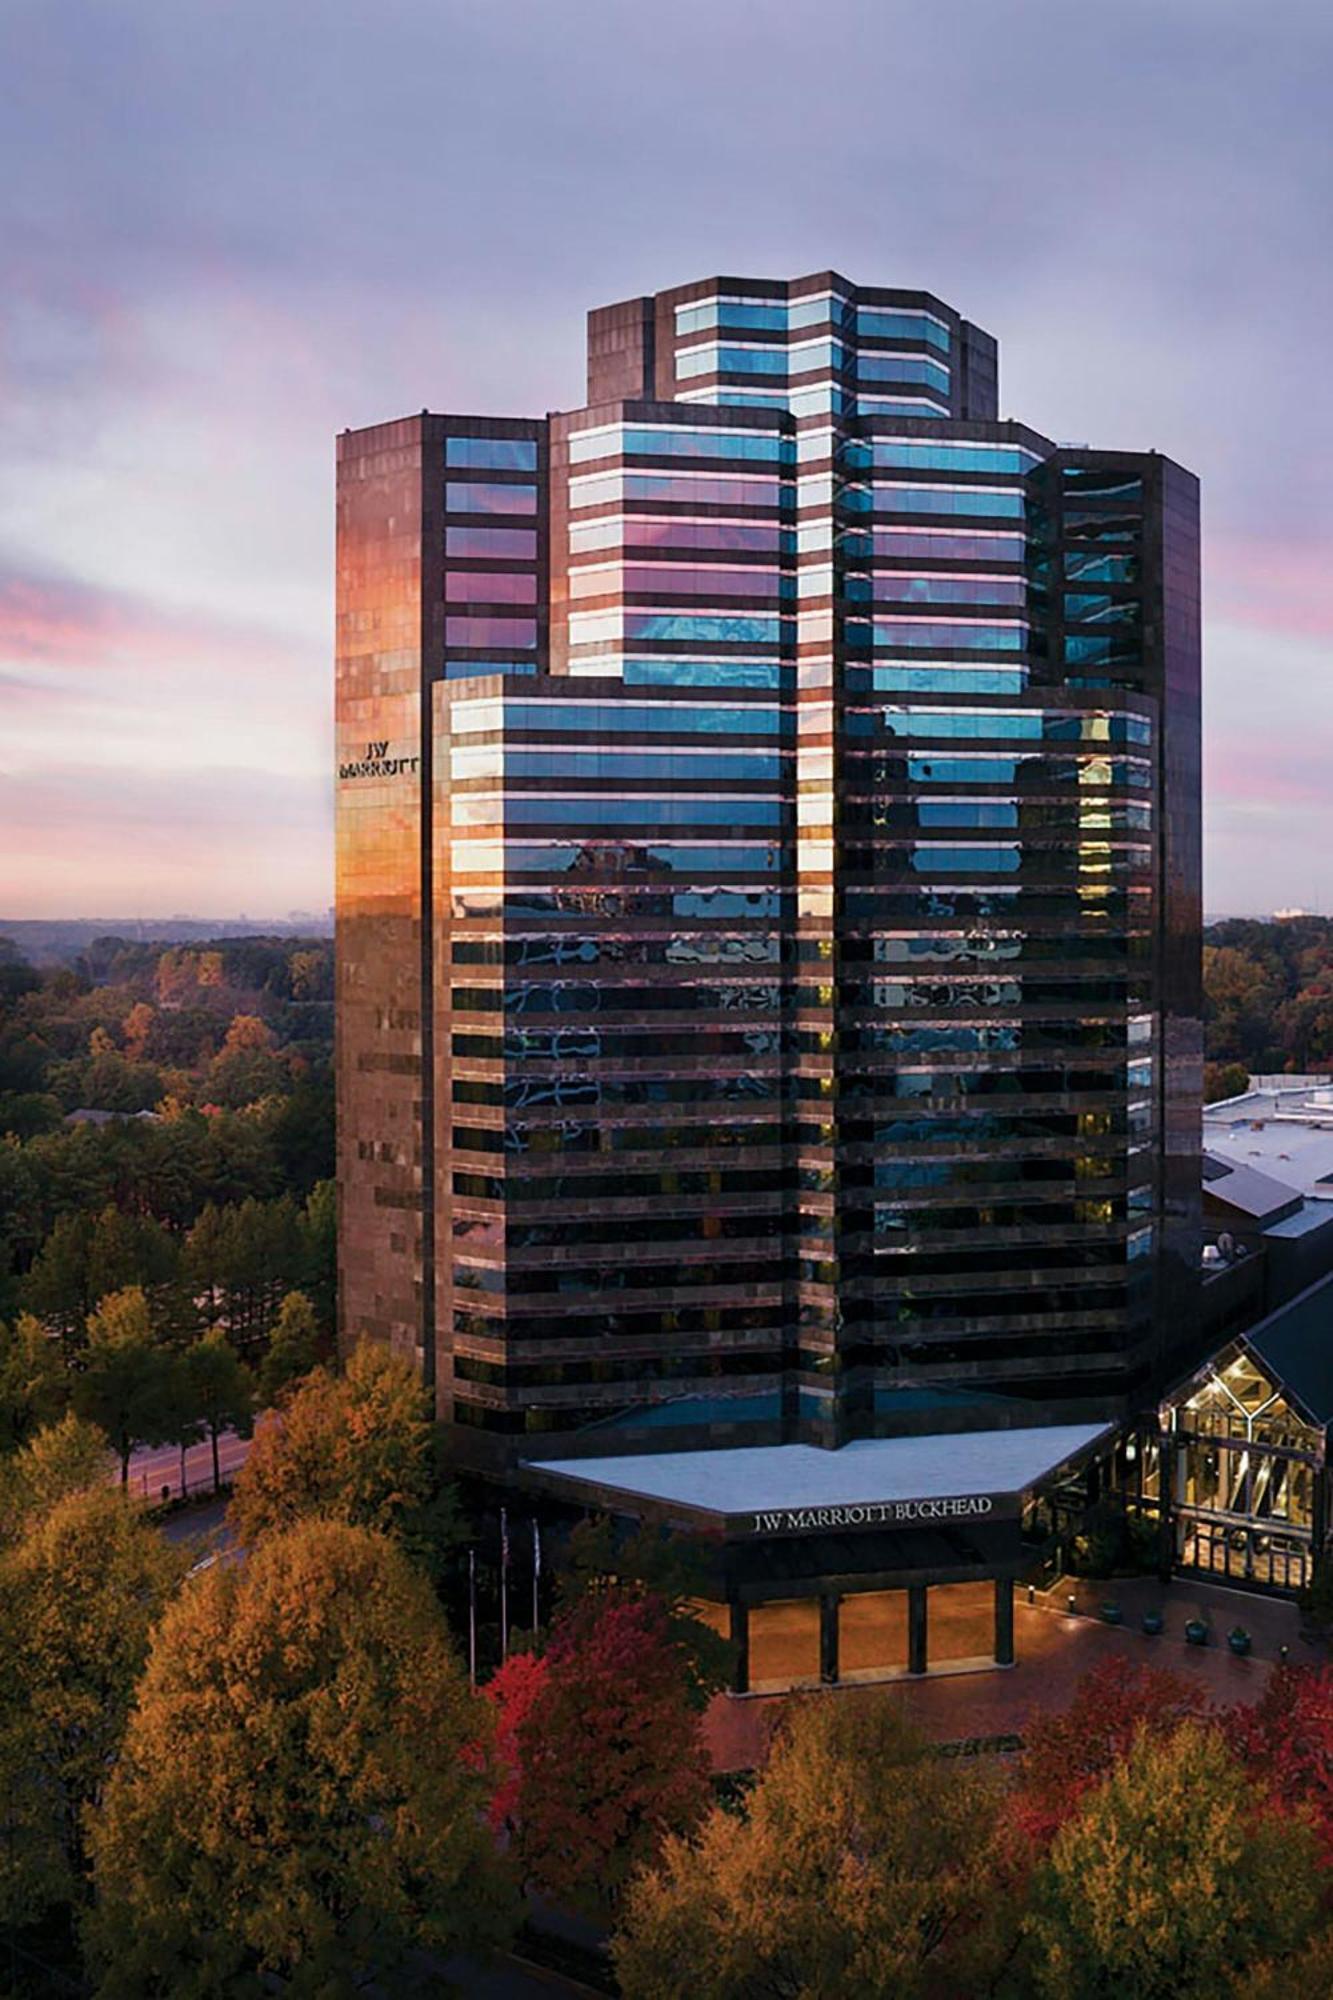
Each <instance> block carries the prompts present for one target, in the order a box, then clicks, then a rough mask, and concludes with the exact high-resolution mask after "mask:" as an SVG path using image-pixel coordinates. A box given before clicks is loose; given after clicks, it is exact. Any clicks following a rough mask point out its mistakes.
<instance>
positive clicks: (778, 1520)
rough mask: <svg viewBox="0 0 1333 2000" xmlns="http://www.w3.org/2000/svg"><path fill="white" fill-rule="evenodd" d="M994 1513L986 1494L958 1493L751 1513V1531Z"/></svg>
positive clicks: (791, 1531) (898, 1524)
mask: <svg viewBox="0 0 1333 2000" xmlns="http://www.w3.org/2000/svg"><path fill="white" fill-rule="evenodd" d="M1005 1497H1007V1496H1005ZM995 1511H996V1499H995V1496H994V1495H993V1494H990V1493H960V1494H957V1495H953V1496H950V1497H947V1498H946V1497H941V1498H938V1499H933V1500H866V1501H861V1502H854V1503H852V1504H850V1505H848V1506H845V1507H783V1508H781V1509H780V1510H779V1511H778V1512H777V1513H771V1514H755V1515H754V1516H753V1517H752V1518H753V1521H754V1527H753V1529H752V1530H751V1532H752V1533H753V1534H756V1535H801V1534H809V1533H811V1532H812V1531H813V1532H818V1531H819V1530H822V1529H825V1528H905V1527H909V1526H911V1525H913V1524H914V1523H917V1522H922V1521H976V1520H984V1519H985V1517H986V1516H987V1515H988V1514H993V1513H994V1512H995Z"/></svg>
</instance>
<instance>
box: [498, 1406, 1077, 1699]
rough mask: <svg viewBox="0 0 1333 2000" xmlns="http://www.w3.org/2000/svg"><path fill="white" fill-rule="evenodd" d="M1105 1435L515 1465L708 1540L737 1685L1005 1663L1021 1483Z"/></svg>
mask: <svg viewBox="0 0 1333 2000" xmlns="http://www.w3.org/2000/svg"><path fill="white" fill-rule="evenodd" d="M1109 1436H1110V1430H1109V1427H1108V1426H1106V1425H1102V1424H1055V1425H1048V1426H1042V1427H1040V1428H1036V1427H1033V1428H1023V1429H1017V1428H1015V1429H1012V1430H994V1431H970V1432H961V1433H960V1432H951V1433H946V1434H939V1433H936V1434H931V1435H927V1436H918V1437H897V1438H874V1439H869V1438H868V1439H863V1440H860V1441H858V1442H855V1443H852V1444H847V1445H844V1446H843V1447H842V1448H841V1450H838V1451H824V1450H821V1449H819V1448H818V1447H817V1446H812V1445H800V1444H789V1445H768V1446H764V1445H756V1446H749V1447H745V1448H742V1449H739V1450H731V1451H728V1450H717V1451H672V1452H664V1453H645V1454H642V1455H629V1456H617V1457H605V1458H599V1457H588V1458H572V1459H571V1458H564V1459H560V1458H552V1459H544V1460H528V1461H526V1462H525V1463H524V1466H523V1468H522V1470H523V1473H524V1476H525V1481H526V1483H528V1484H530V1485H532V1486H535V1487H537V1488H538V1489H540V1490H543V1491H545V1492H547V1493H549V1494H550V1495H551V1496H552V1497H553V1498H558V1499H561V1500H565V1501H572V1502H574V1503H575V1504H577V1505H580V1506H585V1507H590V1508H597V1509H603V1510H605V1511H607V1512H609V1513H612V1514H616V1515H621V1516H624V1515H632V1516H635V1517H637V1518H639V1519H641V1520H645V1521H649V1522H655V1523H658V1524H660V1525H663V1526H668V1527H673V1528H676V1529H680V1530H683V1531H685V1532H687V1533H690V1534H692V1535H694V1536H696V1537H698V1538H700V1539H701V1540H702V1542H703V1544H704V1546H705V1547H709V1548H711V1550H712V1551H713V1556H714V1570H715V1582H716V1587H717V1591H718V1598H719V1601H720V1603H725V1605H726V1606H727V1611H728V1623H727V1629H728V1630H729V1632H730V1635H731V1637H732V1639H733V1640H734V1641H735V1643H736V1646H737V1649H738V1653H739V1657H740V1663H741V1664H740V1670H739V1673H738V1677H737V1691H738V1692H745V1691H755V1690H763V1689H767V1688H770V1687H774V1686H777V1685H779V1684H785V1685H791V1684H794V1683H799V1682H803V1681H807V1680H821V1681H824V1682H826V1683H827V1682H833V1681H839V1680H842V1679H846V1678H852V1679H866V1678H877V1677H882V1676H887V1675H892V1674H893V1673H895V1672H904V1673H914V1674H921V1673H926V1672H927V1671H929V1670H931V1669H932V1668H935V1667H943V1666H949V1667H951V1668H953V1669H955V1670H956V1669H957V1668H958V1667H959V1666H964V1665H966V1666H983V1665H985V1666H994V1665H999V1666H1007V1665H1009V1664H1011V1663H1012V1661H1013V1657H1014V1649H1013V1580H1014V1577H1015V1576H1016V1575H1017V1574H1018V1573H1019V1572H1020V1571H1021V1570H1022V1569H1023V1567H1024V1566H1025V1563H1026V1562H1027V1561H1028V1560H1029V1559H1030V1558H1029V1557H1028V1556H1027V1555H1025V1552H1024V1548H1023V1544H1022V1538H1021V1517H1022V1511H1023V1505H1024V1501H1025V1498H1026V1497H1027V1495H1028V1494H1029V1493H1031V1492H1032V1490H1033V1489H1034V1488H1035V1487H1037V1486H1038V1485H1040V1484H1041V1483H1042V1482H1043V1481H1046V1480H1049V1479H1051V1478H1054V1477H1057V1476H1059V1475H1061V1474H1067V1473H1068V1472H1069V1471H1070V1470H1072V1469H1074V1468H1076V1467H1077V1466H1078V1465H1079V1464H1080V1463H1081V1462H1082V1461H1083V1460H1084V1459H1085V1458H1087V1457H1089V1456H1091V1455H1093V1454H1095V1452H1096V1451H1097V1450H1098V1448H1099V1447H1104V1446H1105V1444H1106V1442H1107V1439H1108V1437H1109ZM784 1502H785V1503H786V1504H782V1503H784ZM936 1635H937V1636H936Z"/></svg>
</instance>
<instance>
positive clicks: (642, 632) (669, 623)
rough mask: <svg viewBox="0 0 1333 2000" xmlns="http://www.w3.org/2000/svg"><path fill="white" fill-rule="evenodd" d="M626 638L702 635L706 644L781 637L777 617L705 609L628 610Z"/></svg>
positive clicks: (773, 643) (759, 641) (775, 642)
mask: <svg viewBox="0 0 1333 2000" xmlns="http://www.w3.org/2000/svg"><path fill="white" fill-rule="evenodd" d="M625 637H626V638H627V639H702V640H704V641H706V642H707V643H709V644H718V643H723V644H726V643H731V644H742V643H744V644H749V645H770V646H776V645H778V644H779V643H780V641H781V638H782V621H781V619H778V618H752V617H747V616H735V617H728V616H723V615H720V614H709V613H705V612H683V611H627V612H626V613H625Z"/></svg>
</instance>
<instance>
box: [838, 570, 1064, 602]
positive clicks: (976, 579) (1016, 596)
mask: <svg viewBox="0 0 1333 2000" xmlns="http://www.w3.org/2000/svg"><path fill="white" fill-rule="evenodd" d="M848 581H849V583H850V582H851V581H852V579H850V578H849V579H848ZM874 592H875V596H876V598H878V599H880V600H881V601H888V602H890V603H894V604H1022V603H1024V602H1025V600H1026V597H1027V585H1026V583H1025V582H1024V580H1023V578H1022V577H1021V576H911V575H909V574H908V573H907V572H906V571H903V570H880V571H879V572H878V573H877V574H876V576H875V580H874ZM852 594H853V593H852V592H851V591H850V590H849V591H848V595H849V596H850V595H852Z"/></svg>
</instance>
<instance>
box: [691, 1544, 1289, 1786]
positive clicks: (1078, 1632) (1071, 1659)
mask: <svg viewBox="0 0 1333 2000" xmlns="http://www.w3.org/2000/svg"><path fill="white" fill-rule="evenodd" d="M1071 1589H1072V1590H1073V1592H1074V1595H1075V1599H1076V1602H1077V1603H1079V1604H1080V1605H1081V1607H1082V1608H1080V1609H1078V1610H1076V1612H1075V1614H1074V1615H1073V1616H1071V1615H1070V1614H1069V1611H1068V1609H1067V1602H1068V1595H1069V1592H1070V1590H1071ZM1112 1597H1114V1598H1115V1599H1116V1600H1117V1601H1118V1602H1119V1603H1120V1604H1121V1606H1122V1609H1123V1611H1124V1614H1125V1623H1124V1624H1123V1625H1119V1626H1113V1625H1107V1624H1104V1623H1103V1622H1102V1620H1101V1618H1100V1617H1099V1616H1098V1615H1096V1614H1097V1612H1098V1610H1099V1607H1100V1606H1101V1604H1102V1603H1103V1602H1105V1601H1106V1600H1107V1599H1108V1598H1112ZM1147 1608H1152V1609H1159V1610H1161V1611H1162V1612H1163V1614H1164V1616H1165V1619H1166V1630H1165V1631H1164V1632H1163V1633H1162V1634H1161V1635H1160V1636H1159V1637H1156V1638H1149V1637H1147V1636H1146V1635H1145V1634H1144V1633H1143V1632H1142V1631H1140V1630H1139V1628H1138V1618H1139V1616H1140V1614H1141V1612H1142V1610H1144V1609H1147ZM1090 1614H1091V1615H1090ZM1196 1614H1198V1615H1201V1616H1203V1617H1204V1619H1205V1622H1206V1623H1208V1624H1209V1625H1210V1627H1211V1636H1210V1641H1209V1644H1208V1645H1206V1646H1190V1645H1187V1644H1186V1643H1185V1638H1184V1626H1185V1621H1186V1619H1187V1618H1190V1617H1193V1616H1195V1615H1196ZM1236 1624H1243V1625H1244V1626H1245V1627H1246V1629H1247V1630H1248V1631H1249V1632H1250V1634H1251V1636H1252V1639H1253V1650H1252V1651H1251V1653H1250V1654H1249V1655H1248V1656H1247V1657H1245V1658H1238V1657H1237V1656H1236V1655H1235V1654H1234V1653H1232V1652H1231V1651H1230V1650H1229V1649H1228V1647H1227V1643H1226V1635H1227V1632H1228V1631H1229V1630H1230V1628H1231V1627H1232V1626H1233V1625H1236ZM1014 1641H1015V1651H1016V1653H1017V1656H1018V1658H1017V1664H1016V1665H1015V1666H1012V1667H997V1668H987V1669H985V1670H982V1671H975V1670H960V1671H956V1672H952V1673H951V1672H948V1671H941V1672H939V1673H931V1674H927V1675H926V1676H925V1677H924V1678H922V1679H920V1680H916V1679H906V1678H904V1679H901V1680H896V1681H893V1682H891V1683H890V1685H891V1686H893V1687H894V1688H895V1690H896V1692H897V1695H898V1699H899V1700H901V1701H902V1702H903V1704H904V1705H905V1707H906V1708H907V1709H908V1711H909V1713H910V1714H911V1715H912V1716H913V1717H914V1718H915V1719H916V1721H917V1722H918V1723H919V1724H920V1726H921V1727H922V1728H923V1729H924V1730H925V1731H926V1733H927V1735H929V1736H931V1737H933V1738H935V1740H936V1741H937V1742H941V1743H967V1742H974V1741H977V1740H981V1741H983V1742H984V1741H985V1740H986V1739H995V1738H1013V1737H1021V1736H1022V1735H1023V1732H1024V1730H1025V1728H1026V1726H1027V1724H1028V1721H1029V1719H1030V1717H1032V1716H1033V1715H1034V1714H1037V1713H1039V1712H1049V1711H1051V1710H1058V1709H1062V1708H1065V1707H1067V1706H1068V1704H1069V1703H1070V1701H1071V1700H1072V1699H1073V1696H1074V1692H1075V1690H1076V1688H1077V1687H1078V1684H1079V1682H1080V1680H1081V1679H1082V1678H1083V1676H1084V1674H1086V1673H1087V1672H1088V1670H1089V1668H1090V1667H1093V1666H1095V1665H1096V1664H1097V1662H1098V1661H1099V1660H1103V1659H1106V1658H1108V1657H1111V1656H1115V1655H1119V1656H1121V1657H1123V1658H1126V1659H1132V1660H1141V1661H1145V1662H1151V1663H1152V1664H1153V1665H1155V1666H1160V1667H1170V1668H1171V1669H1172V1670H1173V1671H1174V1672H1176V1673H1178V1674H1180V1675H1182V1676H1183V1677H1184V1678H1186V1679H1189V1680H1195V1681H1198V1682H1200V1683H1201V1684H1202V1685H1203V1686H1204V1687H1205V1688H1206V1689H1207V1692H1208V1696H1209V1699H1210V1701H1212V1702H1213V1703H1215V1704H1216V1705H1218V1706H1222V1707H1225V1706H1229V1705H1232V1704H1234V1703H1238V1702H1251V1701H1255V1700H1257V1699H1258V1697H1259V1695H1260V1694H1261V1693H1262V1691H1263V1687H1264V1683H1265V1682H1266V1680H1267V1678H1268V1675H1269V1673H1270V1672H1271V1670H1272V1666H1273V1663H1274V1662H1275V1661H1276V1660H1277V1659H1279V1658H1280V1656H1281V1648H1282V1647H1283V1646H1284V1645H1285V1646H1286V1647H1287V1649H1288V1657H1289V1658H1290V1659H1291V1661H1292V1662H1293V1664H1310V1663H1312V1662H1314V1661H1315V1660H1319V1659H1323V1658H1325V1657H1327V1653H1326V1649H1325V1648H1324V1647H1322V1646H1320V1647H1315V1646H1311V1645H1310V1644H1309V1643H1307V1642H1306V1641H1304V1640H1302V1639H1301V1637H1300V1615H1299V1613H1298V1611H1297V1609H1296V1607H1295V1605H1294V1604H1291V1603H1287V1602H1283V1601H1280V1600H1278V1599H1270V1598H1261V1597H1257V1596H1254V1595H1252V1594H1250V1593H1249V1592H1242V1591H1235V1590H1226V1589H1223V1588H1220V1587H1219V1586H1217V1585H1214V1584H1209V1583H1200V1584H1195V1583H1190V1582H1184V1581H1175V1582H1172V1583H1171V1584H1170V1585H1168V1586H1167V1588H1166V1589H1165V1590H1164V1589H1163V1588H1162V1586H1161V1584H1159V1583H1157V1582H1156V1581H1154V1580H1153V1579H1150V1578H1134V1579H1130V1580H1126V1581H1125V1582H1123V1583H1118V1584H1115V1585H1106V1584H1092V1585H1087V1584H1079V1583H1074V1584H1070V1583H1068V1582H1066V1583H1065V1584H1063V1585H1062V1587H1061V1588H1060V1589H1058V1590H1056V1591H1053V1592H1051V1593H1050V1594H1049V1596H1048V1597H1047V1598H1045V1599H1043V1598H1042V1597H1041V1596H1040V1595H1037V1596H1036V1597H1035V1599H1034V1601H1033V1602H1032V1603H1031V1604H1029V1603H1028V1601H1027V1597H1026V1593H1025V1592H1023V1591H1021V1590H1020V1591H1019V1592H1018V1595H1017V1602H1016V1603H1015V1605H1014ZM867 1692H868V1690H867V1689H866V1688H865V1687H864V1686H851V1687H847V1686H844V1687H838V1688H834V1689H829V1690H827V1691H825V1692H824V1693H823V1695H822V1697H821V1698H823V1699H827V1700H831V1701H858V1700H864V1699H865V1698H866V1695H867ZM788 1699H789V1697H788V1696H785V1695H742V1696H735V1695H719V1696H717V1698H716V1699H715V1700H714V1702H713V1703H712V1705H711V1707H710V1708H709V1710H708V1714H707V1716H706V1717H705V1722H704V1729H705V1735H706V1739H707V1742H708V1747H709V1750H710V1753H711V1755H712V1758H713V1764H714V1768H715V1769H716V1770H718V1771H737V1770H752V1769H753V1768H754V1767H755V1766H756V1765H757V1764H760V1763H762V1762H763V1759H764V1755H765V1752H766V1746H767V1742H768V1737H769V1734H770V1732H771V1730H772V1727H773V1724H774V1723H775V1722H776V1720H777V1718H778V1716H779V1715H780V1714H781V1712H782V1708H783V1706H784V1704H785V1702H786V1701H787V1700H788Z"/></svg>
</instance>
